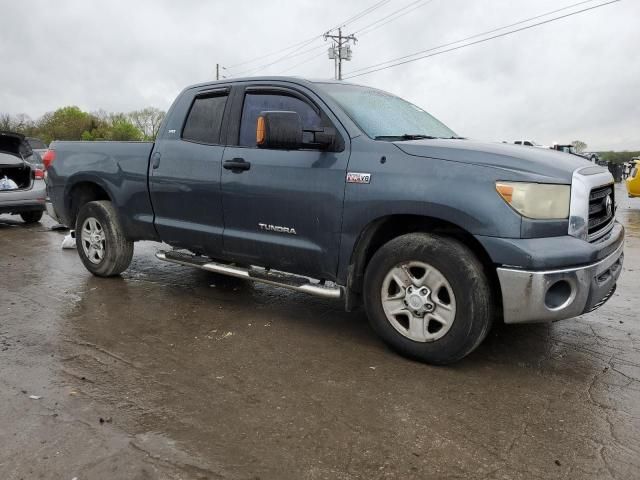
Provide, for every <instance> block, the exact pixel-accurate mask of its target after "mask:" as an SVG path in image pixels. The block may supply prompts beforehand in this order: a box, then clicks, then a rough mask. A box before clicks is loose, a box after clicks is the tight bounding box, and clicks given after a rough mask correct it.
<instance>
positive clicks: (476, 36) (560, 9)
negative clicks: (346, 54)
mask: <svg viewBox="0 0 640 480" xmlns="http://www.w3.org/2000/svg"><path fill="white" fill-rule="evenodd" d="M594 1H596V0H582V1H580V2H578V3H574V4H571V5H567V6H566V7H562V8H558V9H556V10H551V11H549V12H546V13H543V14H540V15H536V16H534V17H530V18H526V19H524V20H519V21H517V22H515V23H510V24H509V25H504V26H502V27H498V28H494V29H492V30H487V31H486V32H482V33H476V34H474V35H471V36H469V37H465V38H462V39H460V40H456V41H454V42H449V43H445V44H443V45H438V46H437V47H432V48H428V49H426V50H420V51H418V52H414V53H411V54H409V55H404V56H402V57H397V58H393V59H391V60H387V61H385V62H380V63H376V64H375V65H369V66H368V67H361V68H358V69H356V70H353V71H352V72H351V74H353V73H357V72H360V71H362V70H368V69H370V68H373V67H378V66H381V65H386V64H387V63H392V62H395V61H397V60H403V59H405V58H410V57H414V56H416V55H419V54H421V53H427V52H432V51H433V50H439V49H441V48H446V47H450V46H451V45H455V44H456V43H461V42H466V41H467V40H472V39H474V38H478V37H483V36H485V35H489V34H491V33H494V32H499V31H500V30H505V29H507V28H511V27H515V26H516V25H521V24H523V23H527V22H530V21H532V20H537V19H538V18H542V17H547V16H549V15H552V14H554V13H558V12H561V11H563V10H567V9H569V8H574V7H577V6H579V5H583V4H585V3H592V2H594Z"/></svg>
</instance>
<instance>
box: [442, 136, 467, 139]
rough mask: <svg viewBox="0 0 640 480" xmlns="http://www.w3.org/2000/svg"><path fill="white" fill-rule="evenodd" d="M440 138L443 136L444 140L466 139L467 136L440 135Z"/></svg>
mask: <svg viewBox="0 0 640 480" xmlns="http://www.w3.org/2000/svg"><path fill="white" fill-rule="evenodd" d="M438 138H442V139H443V140H466V139H467V137H456V136H455V135H454V136H453V137H438Z"/></svg>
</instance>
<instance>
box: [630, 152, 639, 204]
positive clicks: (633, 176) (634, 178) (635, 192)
mask: <svg viewBox="0 0 640 480" xmlns="http://www.w3.org/2000/svg"><path fill="white" fill-rule="evenodd" d="M631 162H632V168H631V173H630V174H629V177H628V178H627V193H628V194H629V196H630V197H640V158H639V157H634V158H632V159H631Z"/></svg>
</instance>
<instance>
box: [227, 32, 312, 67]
mask: <svg viewBox="0 0 640 480" xmlns="http://www.w3.org/2000/svg"><path fill="white" fill-rule="evenodd" d="M316 38H322V35H316V36H314V37H311V38H307V39H306V40H302V41H300V42H298V43H294V44H293V45H289V46H288V47H285V48H281V49H279V50H274V51H272V52H271V53H266V54H264V55H260V56H259V57H255V58H252V59H251V60H245V61H244V62H240V63H234V64H233V65H229V67H228V68H235V67H240V66H242V65H247V64H249V63H254V62H257V61H258V60H262V59H264V58H268V57H273V56H274V55H277V54H279V53H282V52H285V51H287V50H290V49H292V48H295V47H298V46H301V45H302V46H304V45H307V44H308V43H309V42H311V41H313V40H315V39H316ZM303 44H304V45H303Z"/></svg>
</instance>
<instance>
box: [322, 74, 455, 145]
mask: <svg viewBox="0 0 640 480" xmlns="http://www.w3.org/2000/svg"><path fill="white" fill-rule="evenodd" d="M321 88H322V89H323V90H324V91H325V92H327V93H328V94H329V95H330V96H331V97H332V98H333V99H334V100H335V101H336V102H337V103H338V104H339V105H340V106H341V107H342V109H343V110H344V111H345V113H346V114H347V115H349V117H350V118H351V120H353V122H354V123H355V124H356V125H358V127H360V129H361V130H362V131H363V132H364V133H366V134H367V135H368V136H369V137H371V138H377V139H385V140H386V139H389V140H395V139H403V138H404V139H407V140H409V139H412V138H415V137H418V138H420V137H428V138H433V137H437V138H451V137H456V134H455V133H454V132H453V130H451V129H449V128H448V127H447V126H445V125H444V124H443V123H442V122H440V121H439V120H437V119H436V118H434V117H432V116H431V115H429V114H428V113H427V112H425V111H424V110H422V109H421V108H420V107H417V106H415V105H414V104H412V103H409V102H407V101H406V100H403V99H401V98H400V97H396V96H395V95H391V94H390V93H387V92H383V91H382V90H377V89H375V88H370V87H362V86H358V85H348V84H339V83H324V84H321Z"/></svg>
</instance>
